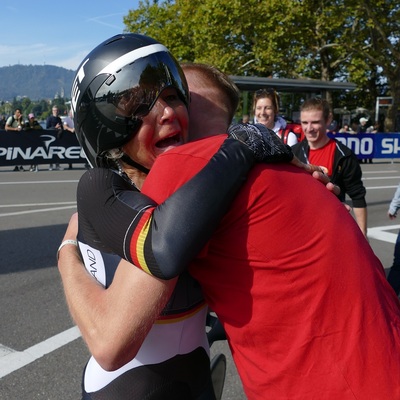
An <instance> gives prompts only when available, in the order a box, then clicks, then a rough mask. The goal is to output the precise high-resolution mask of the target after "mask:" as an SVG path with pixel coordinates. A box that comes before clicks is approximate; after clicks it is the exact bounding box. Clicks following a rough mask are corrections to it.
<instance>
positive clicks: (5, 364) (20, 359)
mask: <svg viewBox="0 0 400 400" xmlns="http://www.w3.org/2000/svg"><path fill="white" fill-rule="evenodd" d="M79 337H80V332H79V330H78V328H77V327H76V326H74V327H73V328H70V329H68V330H66V331H64V332H61V333H59V334H58V335H55V336H52V337H51V338H49V339H46V340H44V341H43V342H41V343H38V344H35V345H34V346H32V347H29V348H28V349H26V350H24V351H12V350H11V349H9V348H7V350H9V351H10V352H8V353H7V354H6V355H5V356H3V357H0V378H3V377H4V376H6V375H8V374H11V373H12V372H14V371H16V370H18V369H20V368H22V367H25V366H26V365H28V364H30V363H32V362H34V361H36V360H37V359H38V358H41V357H43V356H44V355H46V354H48V353H51V352H52V351H55V350H57V349H59V348H60V347H62V346H65V345H66V344H68V343H70V342H72V341H74V340H75V339H78V338H79Z"/></svg>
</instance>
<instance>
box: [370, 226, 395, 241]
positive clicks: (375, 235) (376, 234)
mask: <svg viewBox="0 0 400 400" xmlns="http://www.w3.org/2000/svg"><path fill="white" fill-rule="evenodd" d="M399 229H400V225H389V226H376V227H375V228H368V235H367V236H368V237H369V238H370V239H376V240H382V241H383V242H388V243H396V239H397V232H396V233H391V232H387V231H392V230H399Z"/></svg>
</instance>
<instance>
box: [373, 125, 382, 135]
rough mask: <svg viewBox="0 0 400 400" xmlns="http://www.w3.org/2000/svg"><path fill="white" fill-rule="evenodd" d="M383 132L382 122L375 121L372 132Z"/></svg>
mask: <svg viewBox="0 0 400 400" xmlns="http://www.w3.org/2000/svg"><path fill="white" fill-rule="evenodd" d="M379 132H382V129H381V124H380V123H379V122H375V123H374V125H373V126H372V127H371V133H379Z"/></svg>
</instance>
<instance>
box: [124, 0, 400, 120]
mask: <svg viewBox="0 0 400 400" xmlns="http://www.w3.org/2000/svg"><path fill="white" fill-rule="evenodd" d="M392 3H393V2H392V1H391V0H378V1H376V2H372V1H370V0H363V1H359V0H333V1H327V0H269V1H268V2H266V1H260V0H247V1H243V0H229V1H228V0H218V1H216V0H202V1H200V0H190V1H189V0H177V1H171V0H170V1H162V2H159V1H152V2H150V1H149V0H146V1H143V2H140V3H139V8H138V9H137V10H135V11H130V12H129V14H128V15H127V16H126V17H125V18H124V22H125V25H126V26H127V30H128V31H130V32H138V33H143V34H147V35H149V36H152V37H154V38H156V39H158V40H159V41H160V42H162V43H164V44H165V45H166V46H167V47H168V48H169V49H170V50H171V52H172V53H173V54H174V55H175V56H176V57H177V58H178V60H179V61H194V62H207V63H210V64H214V65H216V66H217V67H219V68H220V69H222V70H223V71H224V72H226V73H227V74H232V75H257V76H265V77H271V76H272V77H282V78H283V77H284V78H299V77H301V78H305V77H308V78H314V79H322V80H351V81H353V82H355V83H356V84H357V85H358V91H357V92H356V93H355V94H350V95H347V96H344V95H343V94H341V95H340V96H336V99H335V100H336V101H339V102H340V101H346V102H349V101H352V102H353V101H354V105H356V104H357V103H358V102H360V101H361V102H362V103H363V104H362V105H364V106H366V107H367V108H369V109H373V107H374V105H375V98H376V96H377V95H383V94H384V93H385V92H386V91H390V93H391V95H392V96H393V98H394V104H393V109H392V110H391V120H392V121H394V116H395V115H396V112H397V109H398V107H399V104H398V102H399V101H400V100H399V99H400V96H399V90H400V81H399V80H398V76H399V72H400V71H399V70H398V68H400V62H399V61H400V60H399V53H400V52H399V49H398V46H399V38H400V35H399V29H400V27H399V24H398V21H399V17H400V16H399V14H398V13H399V11H398V8H399V7H400V6H399V4H398V2H394V3H395V4H392ZM395 98H396V100H395ZM328 100H330V101H331V102H333V100H332V98H328ZM341 105H342V104H337V105H336V106H341ZM343 105H345V104H343ZM357 105H358V104H357ZM389 126H390V125H389Z"/></svg>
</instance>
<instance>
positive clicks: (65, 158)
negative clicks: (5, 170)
mask: <svg viewBox="0 0 400 400" xmlns="http://www.w3.org/2000/svg"><path fill="white" fill-rule="evenodd" d="M54 163H68V164H69V163H71V164H73V163H86V159H85V156H84V154H83V153H82V152H81V147H80V146H79V143H78V140H77V138H76V136H75V134H73V133H71V132H69V131H57V130H47V129H43V130H28V131H21V132H14V131H3V130H0V166H9V165H10V166H13V165H32V164H54Z"/></svg>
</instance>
